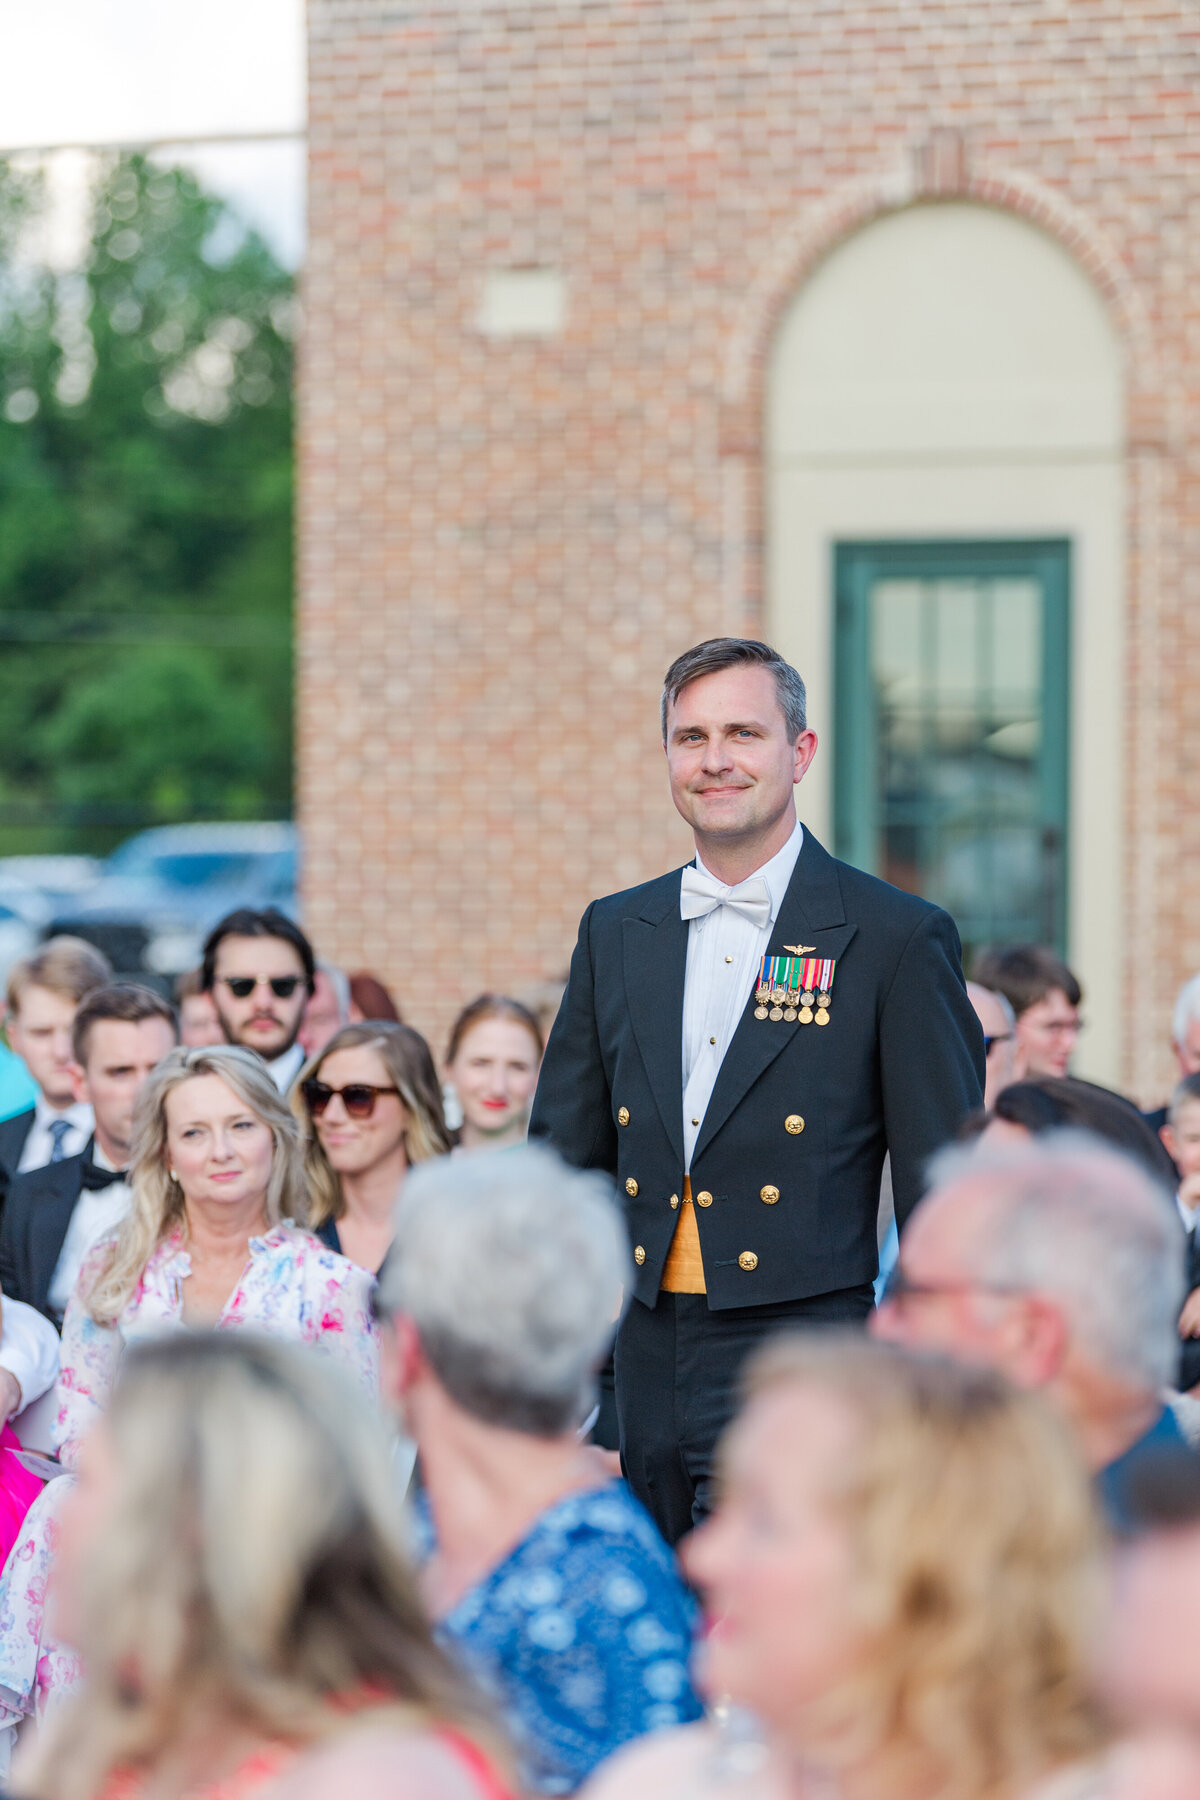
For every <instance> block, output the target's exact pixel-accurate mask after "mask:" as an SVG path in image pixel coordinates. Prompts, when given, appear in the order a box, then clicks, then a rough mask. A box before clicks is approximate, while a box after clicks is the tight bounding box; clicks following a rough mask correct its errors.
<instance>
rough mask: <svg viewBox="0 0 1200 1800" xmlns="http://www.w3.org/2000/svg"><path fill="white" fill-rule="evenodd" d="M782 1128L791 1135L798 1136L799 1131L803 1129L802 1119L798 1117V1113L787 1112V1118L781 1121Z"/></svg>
mask: <svg viewBox="0 0 1200 1800" xmlns="http://www.w3.org/2000/svg"><path fill="white" fill-rule="evenodd" d="M783 1129H784V1130H785V1131H786V1132H788V1133H789V1134H790V1135H791V1136H792V1137H799V1136H800V1133H801V1132H802V1131H803V1130H804V1120H803V1119H802V1118H801V1117H800V1114H799V1113H789V1114H788V1116H787V1118H786V1119H785V1120H784V1121H783Z"/></svg>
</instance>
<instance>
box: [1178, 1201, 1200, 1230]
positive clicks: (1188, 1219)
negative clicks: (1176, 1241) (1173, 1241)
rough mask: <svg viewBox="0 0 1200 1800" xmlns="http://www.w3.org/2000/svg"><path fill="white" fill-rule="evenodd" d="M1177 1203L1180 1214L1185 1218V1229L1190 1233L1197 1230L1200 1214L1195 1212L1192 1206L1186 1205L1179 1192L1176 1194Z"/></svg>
mask: <svg viewBox="0 0 1200 1800" xmlns="http://www.w3.org/2000/svg"><path fill="white" fill-rule="evenodd" d="M1175 1204H1176V1206H1177V1207H1178V1208H1179V1216H1180V1218H1181V1219H1182V1220H1183V1229H1184V1230H1185V1231H1186V1232H1189V1233H1190V1232H1193V1231H1195V1229H1196V1219H1197V1217H1198V1216H1200V1215H1198V1214H1197V1213H1194V1212H1193V1211H1192V1209H1191V1207H1190V1206H1185V1205H1184V1203H1183V1201H1182V1200H1181V1199H1180V1198H1179V1195H1178V1194H1176V1196H1175Z"/></svg>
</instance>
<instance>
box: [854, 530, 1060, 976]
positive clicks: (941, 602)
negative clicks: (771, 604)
mask: <svg viewBox="0 0 1200 1800" xmlns="http://www.w3.org/2000/svg"><path fill="white" fill-rule="evenodd" d="M835 576H836V590H837V640H836V687H837V758H836V770H835V821H836V834H835V835H836V846H837V851H838V854H839V855H841V856H844V857H845V858H846V859H847V860H848V861H851V862H854V863H857V864H858V866H859V867H860V868H865V869H869V870H871V871H872V872H873V873H875V874H878V875H882V876H883V877H884V879H885V880H887V881H891V882H894V883H895V885H896V886H897V887H902V888H907V889H908V890H909V891H910V892H911V893H917V894H922V895H924V896H925V897H926V898H927V899H930V900H934V901H936V902H937V904H938V905H939V906H944V907H945V908H946V910H947V911H948V912H950V913H952V914H953V915H954V917H955V919H956V920H957V921H958V927H959V931H960V932H961V934H962V938H963V942H964V945H965V946H970V947H971V948H972V949H973V948H975V947H977V946H979V945H980V944H983V943H990V942H996V941H1004V940H1006V941H1009V942H1012V941H1016V940H1036V941H1038V942H1041V943H1046V944H1052V945H1055V946H1056V947H1057V948H1059V949H1060V950H1064V949H1065V943H1064V939H1065V934H1066V854H1065V852H1066V830H1067V818H1066V805H1067V699H1068V694H1067V681H1068V582H1069V552H1068V546H1067V545H1066V544H1065V543H1036V544H1028V543H1027V544H1020V543H1013V544H1006V543H979V544H972V543H946V544H936V543H934V544H903V543H900V544H843V545H840V546H838V549H837V552H836V567H835Z"/></svg>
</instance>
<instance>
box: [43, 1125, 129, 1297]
mask: <svg viewBox="0 0 1200 1800" xmlns="http://www.w3.org/2000/svg"><path fill="white" fill-rule="evenodd" d="M92 1161H93V1162H94V1163H95V1165H96V1167H97V1168H98V1169H112V1168H115V1167H116V1164H115V1163H111V1162H110V1161H109V1160H108V1158H107V1156H105V1154H104V1152H103V1150H102V1149H101V1148H100V1146H99V1144H93V1146H92ZM132 1204H133V1194H132V1193H131V1191H130V1188H129V1184H128V1182H125V1181H113V1182H110V1183H109V1185H108V1187H106V1188H81V1189H80V1193H79V1198H78V1200H77V1201H76V1202H75V1210H74V1212H73V1213H72V1214H71V1222H70V1224H69V1225H68V1226H67V1234H66V1236H65V1237H64V1238H63V1246H62V1249H61V1250H60V1251H59V1253H58V1261H57V1262H56V1263H55V1265H54V1274H53V1275H52V1276H51V1278H50V1286H49V1288H48V1289H47V1291H46V1297H47V1299H48V1300H49V1302H50V1309H51V1311H52V1312H56V1313H58V1314H59V1316H60V1317H61V1315H62V1314H63V1313H65V1312H66V1310H67V1301H68V1300H69V1299H70V1298H71V1295H72V1294H73V1293H74V1291H75V1283H76V1282H77V1281H78V1280H79V1271H80V1269H82V1267H83V1259H84V1257H85V1256H86V1255H87V1253H88V1251H89V1250H90V1249H91V1248H92V1246H93V1245H94V1244H98V1243H99V1242H100V1239H101V1238H102V1237H104V1235H105V1234H106V1233H107V1232H109V1231H115V1230H116V1228H117V1226H118V1225H119V1224H120V1223H121V1220H122V1219H123V1218H124V1217H125V1214H126V1213H127V1212H128V1211H129V1208H130V1206H131V1205H132Z"/></svg>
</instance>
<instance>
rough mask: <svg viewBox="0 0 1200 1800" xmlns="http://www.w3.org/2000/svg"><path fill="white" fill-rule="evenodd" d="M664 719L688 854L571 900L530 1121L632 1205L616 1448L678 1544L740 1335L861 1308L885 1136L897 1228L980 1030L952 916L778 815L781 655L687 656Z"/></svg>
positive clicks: (950, 1132)
mask: <svg viewBox="0 0 1200 1800" xmlns="http://www.w3.org/2000/svg"><path fill="white" fill-rule="evenodd" d="M662 730H663V746H664V749H665V751H666V757H667V768H668V773H669V777H670V785H671V797H672V799H673V800H674V803H675V805H676V807H677V809H678V810H679V812H680V813H681V814H682V816H683V817H684V818H685V819H686V820H687V822H688V824H689V825H690V826H691V828H692V831H693V834H694V837H695V844H696V858H695V862H694V863H693V864H691V865H689V866H688V867H687V868H685V869H683V870H678V869H676V870H675V871H674V872H673V873H672V874H670V875H663V876H660V877H659V878H658V879H657V880H655V881H650V882H647V883H645V884H644V885H643V886H641V887H636V888H631V889H629V890H628V891H627V892H625V893H622V894H613V895H610V896H609V897H608V898H607V899H603V900H597V901H594V902H593V903H592V905H591V906H589V907H588V909H587V911H586V913H585V914H584V916H583V920H582V923H581V925H580V929H579V942H578V945H577V947H576V950H575V955H574V958H573V960H572V963H571V975H570V981H569V983H568V986H567V992H566V995H565V998H564V1000H563V1005H562V1009H561V1011H560V1012H559V1015H558V1019H557V1021H556V1023H555V1026H554V1030H553V1031H552V1033H551V1036H550V1042H549V1045H548V1046H547V1050H546V1058H545V1061H544V1063H543V1066H542V1072H541V1077H540V1080H539V1083H538V1091H537V1097H536V1101H535V1104H534V1109H533V1118H532V1121H531V1126H530V1130H531V1133H532V1135H533V1136H535V1137H544V1138H548V1139H549V1140H550V1142H551V1143H552V1144H553V1145H554V1146H555V1147H556V1148H557V1149H558V1150H559V1151H560V1152H561V1154H562V1155H563V1156H564V1157H565V1158H566V1159H567V1160H568V1161H569V1162H572V1163H575V1164H578V1165H580V1166H582V1167H588V1168H599V1169H605V1170H607V1171H608V1172H609V1173H611V1174H612V1175H613V1176H614V1177H615V1179H616V1181H617V1183H618V1187H619V1190H620V1193H621V1195H622V1197H623V1199H624V1202H625V1208H626V1215H627V1218H628V1223H629V1230H630V1235H631V1238H632V1242H633V1257H634V1263H635V1265H636V1268H635V1285H634V1291H633V1297H632V1300H631V1303H630V1305H629V1307H628V1309H627V1311H626V1314H625V1317H624V1319H623V1321H622V1324H621V1327H620V1330H619V1332H618V1335H617V1343H616V1350H615V1380H616V1404H617V1418H618V1423H619V1431H620V1447H621V1459H622V1464H623V1467H624V1469H625V1473H626V1476H627V1479H628V1480H629V1482H630V1484H631V1486H632V1488H633V1490H634V1492H635V1493H636V1494H637V1495H638V1496H639V1498H640V1499H642V1500H643V1501H644V1503H645V1504H646V1505H647V1506H648V1507H649V1509H650V1511H651V1512H652V1513H653V1514H654V1516H655V1518H656V1519H657V1520H658V1523H659V1526H660V1528H661V1529H662V1531H663V1532H664V1534H665V1535H666V1537H667V1538H668V1540H669V1541H671V1542H675V1541H677V1540H678V1539H679V1538H680V1537H682V1536H683V1535H684V1533H685V1532H687V1531H688V1530H690V1529H691V1527H692V1525H693V1523H695V1522H696V1521H697V1520H698V1519H699V1518H701V1517H702V1516H703V1515H704V1514H705V1513H706V1512H707V1511H708V1510H709V1509H710V1507H711V1505H712V1498H713V1476H714V1467H713V1452H714V1448H715V1445H716V1442H717V1439H718V1438H719V1436H720V1434H721V1432H722V1430H723V1428H724V1426H725V1425H726V1423H727V1422H728V1420H729V1418H730V1416H731V1414H732V1412H733V1409H734V1407H735V1405H736V1400H737V1382H738V1376H739V1372H740V1369H741V1365H742V1362H743V1361H744V1359H745V1357H746V1355H747V1354H748V1353H749V1352H751V1351H752V1350H753V1349H754V1348H755V1347H756V1346H757V1344H758V1343H759V1342H760V1341H761V1340H762V1338H763V1337H764V1336H765V1335H766V1334H767V1333H768V1332H770V1331H771V1330H774V1329H777V1328H778V1327H779V1326H781V1325H786V1324H796V1323H804V1322H829V1323H833V1322H842V1323H844V1322H846V1321H861V1320H863V1319H865V1317H866V1315H867V1313H868V1312H869V1310H870V1308H871V1304H872V1281H873V1279H874V1277H875V1273H876V1258H877V1249H876V1245H877V1237H876V1230H877V1225H876V1221H877V1212H878V1206H879V1185H880V1173H881V1170H882V1168H883V1161H884V1157H885V1155H887V1154H888V1153H889V1152H890V1155H891V1171H892V1187H893V1192H894V1195H895V1205H896V1215H897V1219H898V1221H899V1223H900V1225H901V1226H903V1224H904V1221H905V1219H906V1218H907V1216H908V1214H909V1212H910V1211H911V1210H912V1208H913V1207H914V1206H915V1204H916V1202H917V1200H918V1199H919V1198H920V1193H921V1181H922V1172H923V1169H924V1165H925V1163H926V1161H927V1159H928V1158H929V1156H930V1155H931V1153H932V1152H933V1151H935V1150H936V1149H938V1148H939V1146H940V1145H942V1144H944V1143H945V1142H946V1141H947V1140H948V1139H949V1138H951V1137H953V1136H954V1134H955V1133H956V1131H957V1130H958V1128H959V1126H960V1125H961V1123H962V1121H963V1119H964V1118H965V1117H966V1115H967V1114H968V1113H969V1112H970V1111H972V1110H973V1109H974V1108H975V1107H977V1106H979V1105H980V1103H981V1102H982V1098H983V1071H984V1049H983V1036H982V1032H981V1031H980V1027H979V1022H978V1020H977V1019H976V1017H975V1014H974V1012H973V1010H972V1008H971V1003H970V1001H969V1000H968V998H967V994H966V988H965V985H964V982H963V976H962V968H961V963H960V947H959V940H958V933H957V931H956V930H955V927H954V924H953V921H952V920H951V919H950V918H949V917H948V916H947V915H946V914H945V913H944V912H941V911H940V910H939V909H938V908H937V907H935V906H930V905H929V904H928V903H927V902H925V901H923V900H919V899H917V898H916V897H915V896H913V895H911V894H906V893H902V892H901V891H900V890H899V889H897V888H893V887H890V886H889V885H888V884H887V883H886V882H882V881H879V880H876V879H875V878H874V877H873V876H870V875H864V874H862V873H861V871H859V870H857V869H853V868H851V867H849V865H847V864H845V863H840V862H837V861H835V860H834V858H833V857H831V856H830V855H829V854H828V852H827V851H826V850H824V849H822V847H821V845H820V844H819V843H818V842H817V840H816V839H815V838H814V837H813V835H812V833H811V832H808V831H805V830H804V828H803V827H802V826H801V825H800V824H799V822H798V821H797V818H796V810H795V801H794V796H793V789H794V787H795V785H796V784H797V783H798V782H800V781H801V780H802V779H803V777H804V774H805V772H806V771H807V769H808V767H809V765H810V763H811V762H812V759H813V756H814V755H815V753H816V748H817V739H816V734H815V732H813V731H811V730H809V729H808V725H807V720H806V716H805V693H804V683H803V681H802V680H801V679H800V676H799V675H798V674H797V672H796V671H795V670H794V669H793V668H792V667H791V666H790V665H789V664H788V663H786V662H785V661H784V659H783V658H782V657H781V656H780V655H779V654H778V653H777V652H776V651H774V650H772V649H771V648H770V647H769V646H768V645H766V644H762V643H759V642H757V641H755V640H751V639H742V638H716V639H713V640H710V641H709V642H707V643H704V644H700V645H697V646H696V648H694V649H692V650H689V651H686V652H685V653H684V655H682V656H680V657H678V658H677V659H676V661H675V662H674V663H673V664H672V665H671V668H670V669H669V670H668V671H667V677H666V683H665V687H664V691H663V697H662Z"/></svg>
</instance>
